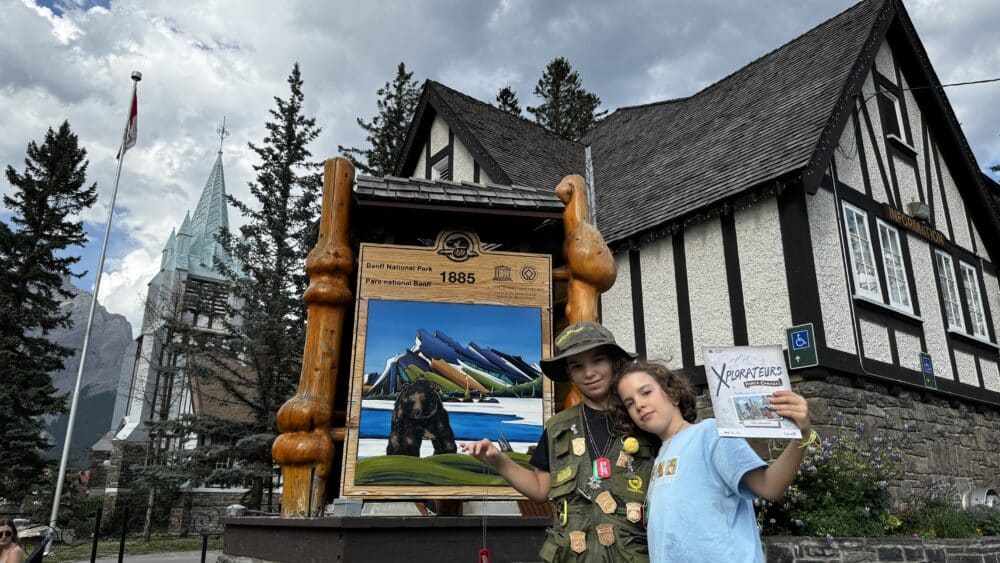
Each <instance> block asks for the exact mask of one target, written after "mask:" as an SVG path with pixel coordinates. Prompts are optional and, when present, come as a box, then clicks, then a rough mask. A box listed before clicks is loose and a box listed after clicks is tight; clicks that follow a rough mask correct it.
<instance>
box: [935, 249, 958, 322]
mask: <svg viewBox="0 0 1000 563" xmlns="http://www.w3.org/2000/svg"><path fill="white" fill-rule="evenodd" d="M934 260H935V261H936V262H937V270H938V285H939V286H941V297H942V299H943V301H944V312H945V315H947V317H948V318H947V321H948V328H954V329H958V330H961V331H962V332H965V318H964V317H963V316H962V300H961V299H960V298H959V297H958V283H956V281H955V263H954V262H953V261H952V259H951V256H949V255H947V254H945V253H943V252H941V251H940V250H935V251H934Z"/></svg>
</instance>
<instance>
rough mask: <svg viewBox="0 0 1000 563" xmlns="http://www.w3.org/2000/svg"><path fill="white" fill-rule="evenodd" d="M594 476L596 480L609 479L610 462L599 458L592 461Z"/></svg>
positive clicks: (604, 458)
mask: <svg viewBox="0 0 1000 563" xmlns="http://www.w3.org/2000/svg"><path fill="white" fill-rule="evenodd" d="M594 474H595V475H596V476H597V478H598V479H607V478H608V477H611V460H610V459H608V458H606V457H599V458H597V459H595V460H594Z"/></svg>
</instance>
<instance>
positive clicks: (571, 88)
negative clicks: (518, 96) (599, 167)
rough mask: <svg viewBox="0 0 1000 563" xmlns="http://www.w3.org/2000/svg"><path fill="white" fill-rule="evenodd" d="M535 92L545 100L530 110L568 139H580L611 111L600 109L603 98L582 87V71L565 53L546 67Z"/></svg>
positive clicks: (543, 122) (549, 128)
mask: <svg viewBox="0 0 1000 563" xmlns="http://www.w3.org/2000/svg"><path fill="white" fill-rule="evenodd" d="M535 95H536V96H538V97H539V98H540V99H541V100H542V103H541V104H539V105H538V106H537V107H528V113H530V114H532V115H534V116H535V122H536V123H538V124H539V125H541V126H543V127H545V128H546V129H548V130H549V131H552V132H553V133H555V134H556V135H559V136H560V137H563V138H566V139H571V140H576V139H579V138H580V137H582V136H583V135H584V134H585V133H586V132H587V131H590V130H591V129H592V128H593V127H594V125H595V124H596V123H597V121H598V120H599V119H600V118H601V117H603V116H604V115H605V114H607V113H608V112H607V111H602V112H597V108H598V106H600V105H601V99H600V98H598V97H597V95H595V94H592V93H590V92H588V91H586V90H584V89H583V85H582V84H581V82H580V75H579V74H578V73H577V72H576V71H575V70H573V67H571V66H570V64H569V61H567V60H566V59H564V58H563V57H558V58H555V59H552V62H550V63H549V64H548V66H546V67H545V72H544V73H542V77H541V78H539V79H538V83H537V84H535Z"/></svg>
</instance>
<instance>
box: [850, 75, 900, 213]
mask: <svg viewBox="0 0 1000 563" xmlns="http://www.w3.org/2000/svg"><path fill="white" fill-rule="evenodd" d="M861 93H862V96H861V99H862V100H868V103H867V104H865V108H866V109H867V110H868V116H869V117H870V118H871V123H872V131H873V132H874V134H875V140H874V145H873V144H872V136H871V135H869V134H868V126H867V125H866V124H865V117H864V114H863V113H859V115H858V120H859V122H860V123H861V133H862V135H861V141H862V145H864V149H865V164H867V165H868V179H869V180H871V183H872V199H874V200H875V201H879V202H882V203H890V201H889V196H888V194H889V193H891V190H888V186H886V185H885V184H884V182H882V172H881V171H880V169H879V162H881V163H882V170H885V174H886V179H887V180H888V181H890V182H891V181H892V179H891V178H889V177H888V176H889V168H888V166H889V163H888V162H887V161H886V159H885V155H886V147H885V135H884V134H883V133H882V120H881V118H880V117H879V107H878V102H877V101H876V93H875V81H874V79H873V78H872V75H871V74H870V73H869V75H868V77H867V78H865V81H864V84H862V86H861ZM876 149H877V152H876ZM863 189H864V186H862V190H863Z"/></svg>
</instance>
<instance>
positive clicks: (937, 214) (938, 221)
mask: <svg viewBox="0 0 1000 563" xmlns="http://www.w3.org/2000/svg"><path fill="white" fill-rule="evenodd" d="M927 144H928V147H927V150H929V151H931V170H930V178H931V185H930V187H925V188H924V189H925V190H927V193H931V192H933V193H934V227H935V228H936V229H937V230H939V231H941V232H942V233H944V236H945V237H947V236H948V220H947V218H946V217H945V206H944V204H943V202H944V196H943V195H942V193H943V192H942V188H941V182H940V180H938V175H937V167H936V166H935V164H934V163H935V162H936V161H939V160H940V159H941V155H940V154H938V148H937V144H936V143H935V141H934V136H933V135H931V136H930V139H929V141H928V143H927Z"/></svg>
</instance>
